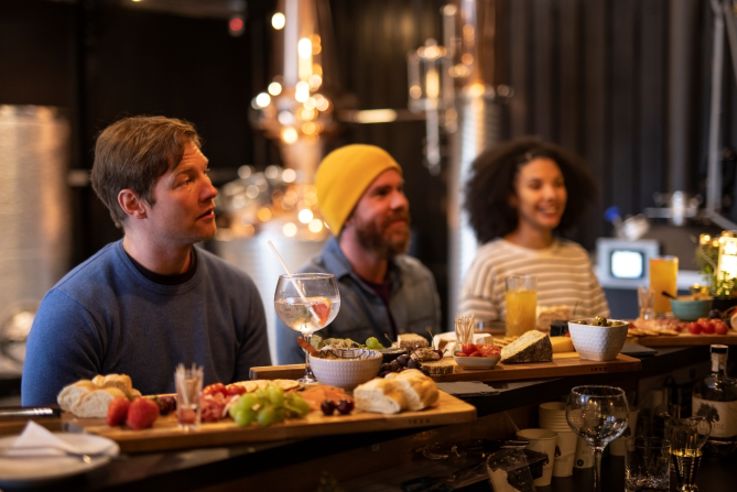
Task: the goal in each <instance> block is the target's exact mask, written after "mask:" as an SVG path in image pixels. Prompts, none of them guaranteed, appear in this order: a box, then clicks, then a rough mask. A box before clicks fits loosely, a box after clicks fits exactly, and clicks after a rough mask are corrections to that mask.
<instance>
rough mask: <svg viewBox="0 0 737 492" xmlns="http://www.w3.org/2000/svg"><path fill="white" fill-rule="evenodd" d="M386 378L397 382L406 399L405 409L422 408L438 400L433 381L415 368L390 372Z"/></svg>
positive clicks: (436, 388)
mask: <svg viewBox="0 0 737 492" xmlns="http://www.w3.org/2000/svg"><path fill="white" fill-rule="evenodd" d="M386 379H387V380H390V381H393V382H395V383H397V384H398V385H399V387H400V388H401V389H402V392H403V393H404V397H405V400H406V401H407V406H406V409H407V410H413V411H416V410H423V409H425V408H427V407H430V406H432V405H433V404H434V403H435V402H436V401H438V387H437V385H436V384H435V381H433V380H432V379H431V378H429V377H427V376H425V375H424V374H422V372H420V371H418V370H417V369H407V370H405V371H402V372H399V373H396V372H395V373H390V374H387V376H386Z"/></svg>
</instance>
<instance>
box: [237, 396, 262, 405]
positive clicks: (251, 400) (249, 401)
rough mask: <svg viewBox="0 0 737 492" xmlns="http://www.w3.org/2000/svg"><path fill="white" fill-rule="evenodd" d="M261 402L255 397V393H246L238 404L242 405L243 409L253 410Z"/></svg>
mask: <svg viewBox="0 0 737 492" xmlns="http://www.w3.org/2000/svg"><path fill="white" fill-rule="evenodd" d="M258 402H259V399H258V397H256V395H254V394H253V393H246V394H244V395H241V397H240V398H239V399H238V402H237V404H238V405H240V406H241V407H242V408H253V406H254V405H256V404H257V403H258Z"/></svg>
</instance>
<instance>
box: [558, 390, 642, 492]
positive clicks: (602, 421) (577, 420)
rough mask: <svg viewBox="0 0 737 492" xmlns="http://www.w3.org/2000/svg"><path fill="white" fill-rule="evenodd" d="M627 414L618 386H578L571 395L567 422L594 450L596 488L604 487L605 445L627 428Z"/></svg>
mask: <svg viewBox="0 0 737 492" xmlns="http://www.w3.org/2000/svg"><path fill="white" fill-rule="evenodd" d="M628 414H629V409H628V407H627V397H626V396H625V394H624V390H622V389H621V388H617V387H616V386H599V385H585V386H576V387H574V388H572V389H571V392H570V393H569V394H568V401H567V402H566V420H567V421H568V425H569V426H570V427H571V429H573V431H574V432H575V433H576V434H578V436H579V437H581V438H582V439H583V440H584V441H585V442H586V443H587V444H588V445H589V446H591V447H592V448H593V449H594V458H595V466H594V490H600V487H601V455H602V453H603V452H604V448H606V446H607V444H609V443H610V442H611V441H613V440H614V439H616V438H618V437H619V436H621V435H622V433H624V431H625V429H627V417H628Z"/></svg>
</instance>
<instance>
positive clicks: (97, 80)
mask: <svg viewBox="0 0 737 492" xmlns="http://www.w3.org/2000/svg"><path fill="white" fill-rule="evenodd" d="M203 3H207V2H203ZM443 3H444V2H442V1H439V0H424V1H420V0H364V1H361V2H346V1H340V0H335V1H332V2H330V4H329V5H330V8H331V17H332V19H333V28H334V40H335V43H334V47H335V54H336V60H337V64H336V70H337V77H335V80H336V81H337V82H333V85H334V86H335V88H336V89H337V90H338V93H337V94H336V96H339V97H338V101H339V103H340V104H342V105H344V106H352V107H360V108H384V107H393V108H406V106H407V82H406V68H405V66H406V65H405V64H406V55H407V53H408V52H409V51H410V50H413V49H415V48H416V47H418V46H419V45H421V44H422V43H423V42H424V41H425V39H426V38H428V37H435V38H436V39H441V36H440V19H439V9H440V7H441V6H442V4H443ZM122 4H123V2H118V1H113V0H99V1H92V0H86V1H83V0H80V1H72V0H70V1H41V0H28V1H24V0H4V1H3V2H2V3H0V65H1V66H2V68H0V104H38V105H53V106H59V107H61V108H64V110H65V111H66V112H67V114H68V115H69V117H70V120H71V122H72V126H73V130H74V132H73V142H72V154H73V155H72V158H71V162H72V168H76V169H82V170H86V169H89V168H90V166H91V162H92V148H93V146H94V138H95V135H96V134H97V132H99V131H100V130H101V129H102V128H103V127H104V126H105V125H107V124H108V123H110V122H111V121H113V120H115V119H117V118H119V117H121V116H124V115H128V114H137V113H148V114H153V113H161V114H166V115H170V116H177V117H181V118H186V119H189V120H191V121H193V122H195V123H196V125H197V126H198V129H199V130H200V131H201V133H202V135H203V137H204V141H205V147H204V148H205V152H206V153H207V155H208V156H209V157H210V160H211V163H212V165H213V167H214V169H215V170H216V174H215V179H216V181H217V184H222V183H224V182H225V181H227V180H229V179H232V178H233V177H235V170H236V168H237V167H238V166H240V165H242V164H246V163H249V164H254V165H256V166H257V167H264V166H266V165H268V164H271V163H274V162H279V155H278V152H277V150H276V148H275V146H274V145H273V143H271V142H270V141H268V140H267V139H265V138H264V137H263V136H262V135H261V134H260V133H259V132H258V131H257V130H254V129H253V128H251V126H250V125H249V122H248V108H249V105H250V100H251V98H252V97H253V96H254V95H255V94H256V93H258V92H259V91H261V90H263V89H264V88H265V86H266V84H267V82H268V80H269V78H270V76H271V75H273V70H272V68H273V67H271V64H270V58H269V55H270V53H271V49H272V48H271V43H272V40H271V37H270V27H269V24H268V23H269V18H270V15H271V13H272V12H273V10H274V5H275V2H273V1H266V0H264V1H249V2H247V15H246V28H245V31H244V33H243V35H242V36H240V37H233V36H231V35H230V34H229V33H228V30H227V19H225V18H212V17H192V16H182V15H176V14H174V13H171V12H153V11H141V10H135V9H130V8H123V7H122V6H121V5H122ZM496 7H497V23H496V24H497V39H496V42H495V53H496V66H495V71H494V73H495V76H494V77H495V83H503V84H508V85H510V86H511V87H512V88H513V89H514V91H515V95H514V97H513V99H512V100H511V102H510V105H509V111H508V115H509V116H508V121H507V122H506V128H507V129H506V132H505V135H506V136H508V137H512V136H517V135H522V134H537V135H540V136H542V137H545V138H549V139H551V140H554V141H556V142H559V143H561V144H563V145H565V146H567V147H569V148H571V149H574V150H576V151H578V152H579V153H581V154H582V155H583V156H584V157H585V158H586V159H587V162H588V163H589V165H590V167H591V170H592V172H593V174H594V175H595V176H596V178H597V181H598V183H599V185H600V191H601V200H600V205H599V207H598V208H597V209H595V210H592V211H590V215H589V217H588V220H587V223H586V226H585V227H583V228H582V229H581V231H580V237H579V238H578V239H579V240H580V241H581V242H582V243H583V244H584V245H585V246H587V247H588V248H592V247H593V244H594V240H595V239H596V237H599V236H602V235H609V234H610V232H611V231H610V229H609V226H608V225H607V224H606V223H605V222H604V220H603V219H602V218H601V217H602V211H603V209H604V208H605V207H606V206H609V205H614V204H616V205H618V206H619V207H620V208H621V209H622V211H623V213H625V214H631V213H637V212H639V211H641V210H642V209H643V208H645V207H650V206H653V205H655V203H654V201H653V195H654V193H656V192H666V191H672V190H671V189H670V188H671V187H672V182H673V174H674V171H673V170H672V169H671V168H670V164H671V163H672V162H674V161H677V162H681V163H683V164H684V166H685V168H684V169H682V170H680V171H677V173H682V174H684V176H685V179H683V180H682V181H683V183H682V184H683V185H684V186H685V188H686V191H689V192H693V193H703V191H704V179H705V175H706V136H707V133H706V129H707V125H706V122H707V117H708V111H707V110H708V96H709V94H708V88H709V75H710V64H711V59H710V50H711V41H712V40H711V29H712V27H711V23H712V17H711V13H710V6H709V2H706V1H699V0H670V1H669V0H616V1H614V0H498V1H497V2H496ZM684 12H685V13H686V14H687V15H681V16H680V17H679V16H678V15H674V13H681V14H683V13H684ZM674 18H675V20H674ZM678 19H680V20H678ZM678 36H681V37H683V36H686V37H687V39H690V40H692V43H690V44H689V47H688V49H686V50H682V51H681V52H674V49H673V43H672V40H673V39H678ZM731 70H732V68H731V65H730V64H729V61H728V60H727V64H726V65H725V75H724V80H725V83H726V99H725V104H724V105H723V114H722V118H723V121H724V124H725V134H724V137H723V138H722V143H723V144H724V147H729V146H730V145H731V144H732V143H733V142H735V141H736V140H737V129H735V126H734V119H735V118H734V116H735V114H736V111H735V109H736V108H735V100H734V96H733V94H734V78H733V75H732V71H731ZM679 84H680V85H679ZM674 96H678V97H677V98H676V97H674ZM423 139H424V123H423V122H422V121H416V120H415V121H411V120H407V121H400V122H396V123H392V124H383V125H357V124H343V125H342V126H341V127H340V130H339V132H338V133H337V134H336V135H334V136H333V137H332V139H331V140H330V142H329V144H328V146H329V147H332V146H337V145H340V144H342V143H346V142H352V141H363V142H370V143H375V144H377V145H381V146H383V147H385V148H386V149H387V150H389V151H390V152H391V153H392V154H394V155H395V156H396V157H397V159H398V160H399V161H400V162H402V163H403V165H404V167H405V169H406V173H407V190H408V194H409V197H410V201H411V203H412V207H413V211H414V213H413V220H414V229H415V238H416V241H415V253H416V254H417V256H419V257H420V259H422V260H423V261H424V262H425V263H427V264H428V265H429V266H430V267H431V269H432V270H433V272H434V273H435V275H436V277H437V279H438V282H439V285H440V287H441V290H442V291H443V292H445V275H446V258H447V247H446V243H447V233H446V231H445V227H444V224H445V210H446V199H447V197H446V178H447V176H446V174H447V171H446V172H444V173H442V174H441V175H440V176H432V175H430V174H429V172H428V171H427V169H426V168H425V167H424V166H423V154H422V153H423ZM727 155H728V157H729V154H727ZM0 160H1V157H0ZM725 166H727V168H726V170H725V177H726V178H727V179H726V181H725V189H724V194H725V200H726V202H725V203H726V205H725V212H726V213H727V214H728V215H730V216H731V218H732V220H735V219H737V214H736V213H734V212H732V206H733V205H732V202H733V201H732V200H731V196H732V195H733V188H734V183H733V182H732V180H731V176H732V175H733V167H732V166H733V161H731V160H729V159H725ZM19 191H21V192H22V190H19ZM572 191H573V192H575V190H572ZM72 207H73V211H74V217H75V219H76V222H75V226H74V227H75V238H76V239H75V244H74V248H73V251H74V254H73V258H71V259H70V266H71V265H73V264H76V263H78V262H79V261H81V260H82V259H84V258H86V257H87V256H89V255H90V254H92V253H93V252H94V251H95V250H97V249H98V248H99V247H100V246H101V245H102V244H104V243H106V242H108V241H110V240H111V239H114V238H116V237H117V235H118V232H117V231H115V229H114V228H113V227H112V224H111V222H110V220H109V218H108V216H107V212H106V211H105V210H104V209H103V207H102V206H101V205H100V204H99V202H98V201H97V199H96V198H95V197H94V194H93V193H92V192H91V190H90V189H89V188H88V187H85V186H80V187H76V188H75V189H74V192H73V203H72Z"/></svg>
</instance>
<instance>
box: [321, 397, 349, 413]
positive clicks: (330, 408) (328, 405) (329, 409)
mask: <svg viewBox="0 0 737 492" xmlns="http://www.w3.org/2000/svg"><path fill="white" fill-rule="evenodd" d="M342 401H345V400H342ZM320 410H322V413H323V414H324V415H332V414H333V413H335V402H334V401H333V400H324V401H323V402H322V403H320Z"/></svg>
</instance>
